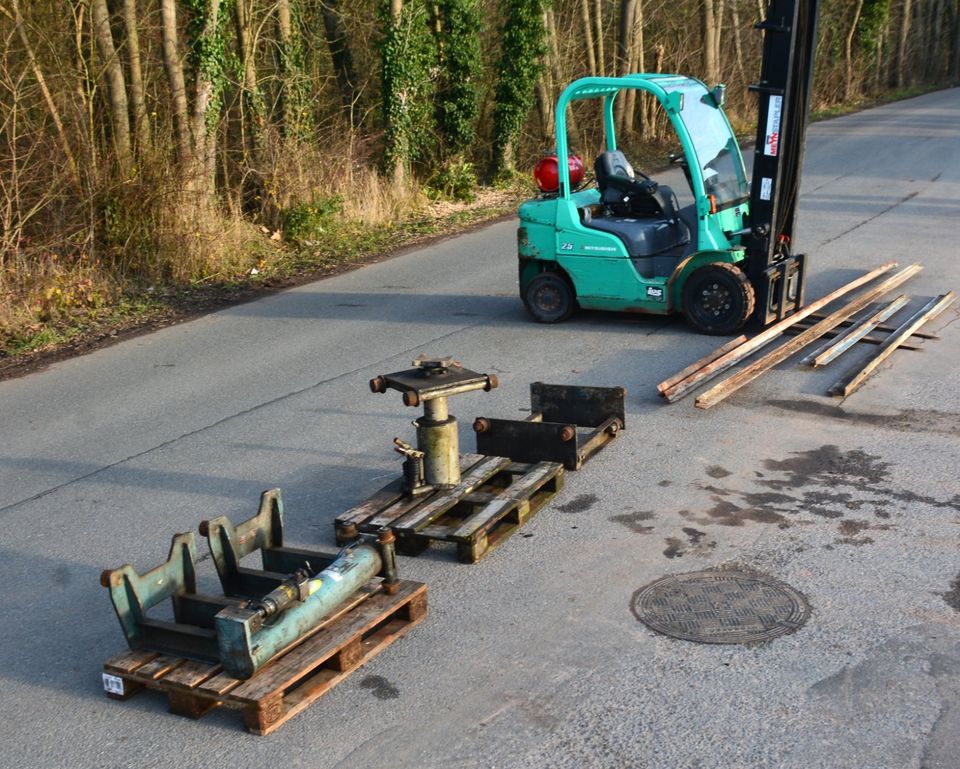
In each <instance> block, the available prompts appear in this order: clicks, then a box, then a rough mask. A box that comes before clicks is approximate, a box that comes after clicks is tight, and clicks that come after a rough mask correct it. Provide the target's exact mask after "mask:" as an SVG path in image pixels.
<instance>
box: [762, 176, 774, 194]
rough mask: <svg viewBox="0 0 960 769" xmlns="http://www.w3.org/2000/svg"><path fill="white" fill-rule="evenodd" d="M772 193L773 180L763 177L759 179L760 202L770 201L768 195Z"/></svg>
mask: <svg viewBox="0 0 960 769" xmlns="http://www.w3.org/2000/svg"><path fill="white" fill-rule="evenodd" d="M772 192H773V179H771V178H770V177H769V176H764V177H762V178H761V179H760V200H770V193H772Z"/></svg>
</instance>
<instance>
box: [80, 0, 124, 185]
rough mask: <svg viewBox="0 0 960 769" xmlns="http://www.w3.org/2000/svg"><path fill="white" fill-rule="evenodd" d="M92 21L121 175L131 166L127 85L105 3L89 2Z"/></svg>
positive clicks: (99, 0) (103, 1)
mask: <svg viewBox="0 0 960 769" xmlns="http://www.w3.org/2000/svg"><path fill="white" fill-rule="evenodd" d="M90 11H91V16H92V19H93V32H94V35H95V37H96V38H97V49H98V50H99V51H100V58H101V59H102V60H103V72H104V76H105V78H106V81H107V95H108V98H109V102H110V118H111V121H112V123H113V141H114V142H115V144H116V148H117V152H116V154H117V162H118V165H119V167H120V171H121V173H122V174H123V175H124V176H127V175H128V174H129V173H130V169H131V168H132V166H133V149H132V146H131V144H130V111H129V110H130V107H129V103H128V102H127V83H126V78H125V77H124V74H123V67H122V66H121V64H120V57H119V56H117V49H116V47H115V46H114V44H113V32H111V31H110V11H109V10H108V9H107V0H90Z"/></svg>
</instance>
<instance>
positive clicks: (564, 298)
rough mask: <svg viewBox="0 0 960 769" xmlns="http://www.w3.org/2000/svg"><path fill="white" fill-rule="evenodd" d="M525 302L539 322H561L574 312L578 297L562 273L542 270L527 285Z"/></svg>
mask: <svg viewBox="0 0 960 769" xmlns="http://www.w3.org/2000/svg"><path fill="white" fill-rule="evenodd" d="M523 303H524V305H526V308H527V312H529V313H530V315H531V316H533V319H534V320H535V321H537V323H559V322H560V321H562V320H566V319H567V318H569V317H570V316H571V315H572V314H573V311H574V310H575V309H576V307H577V298H576V296H574V293H573V287H572V286H571V285H570V284H569V283H568V282H567V281H566V280H565V279H564V278H563V276H562V275H558V274H557V273H555V272H541V273H540V274H539V275H537V276H536V277H535V278H534V279H533V280H531V281H530V283H529V285H527V290H526V291H525V292H524V294H523Z"/></svg>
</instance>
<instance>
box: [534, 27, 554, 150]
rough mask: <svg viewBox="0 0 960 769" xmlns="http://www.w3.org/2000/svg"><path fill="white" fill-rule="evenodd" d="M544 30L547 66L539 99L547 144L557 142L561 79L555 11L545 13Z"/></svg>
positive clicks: (541, 77) (540, 85)
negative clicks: (557, 115) (558, 92)
mask: <svg viewBox="0 0 960 769" xmlns="http://www.w3.org/2000/svg"><path fill="white" fill-rule="evenodd" d="M543 28H544V29H545V30H546V35H547V50H546V53H545V54H544V59H545V62H544V64H545V66H544V68H543V73H542V74H541V75H540V80H539V82H538V86H537V87H538V94H539V98H540V99H541V101H542V102H543V106H542V108H541V115H542V117H543V138H544V141H545V142H547V143H551V142H556V139H557V137H556V131H554V128H555V126H556V104H555V100H556V98H557V93H556V84H557V79H558V78H559V77H560V72H559V68H560V53H559V50H558V48H557V25H556V20H555V19H554V16H553V9H552V8H546V9H544V11H543Z"/></svg>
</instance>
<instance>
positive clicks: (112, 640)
mask: <svg viewBox="0 0 960 769" xmlns="http://www.w3.org/2000/svg"><path fill="white" fill-rule="evenodd" d="M958 148H960V89H954V90H950V91H943V92H939V93H934V94H930V95H927V96H923V97H920V98H916V99H912V100H909V101H905V102H901V103H897V104H892V105H888V106H884V107H880V108H877V109H873V110H870V111H867V112H863V113H860V114H856V115H851V116H848V117H844V118H839V119H835V120H830V121H827V122H822V123H819V124H816V125H814V126H812V127H811V130H810V134H809V142H808V147H807V156H806V157H807V165H806V170H805V177H804V185H803V203H802V210H801V220H800V225H799V232H800V234H799V237H800V240H801V242H802V245H803V247H804V248H805V250H807V251H808V252H809V253H810V254H812V260H813V261H812V267H811V276H810V282H809V296H810V297H817V296H820V295H822V294H823V293H825V292H826V291H828V290H830V289H832V288H835V287H837V286H839V285H841V284H842V283H845V282H847V281H848V280H849V279H851V278H852V277H854V276H855V275H857V274H860V273H862V272H863V271H865V270H866V269H868V268H871V267H873V266H875V265H877V264H880V263H881V262H884V261H886V260H888V259H897V260H899V261H900V262H901V263H908V262H910V261H914V260H916V261H920V262H921V263H922V264H923V265H924V267H925V269H924V271H923V272H922V273H921V274H920V276H919V277H918V278H915V279H914V280H912V281H911V282H910V283H908V284H907V286H906V288H907V290H908V292H909V293H910V295H911V296H912V297H913V299H912V303H911V309H912V308H914V307H916V306H919V305H920V303H921V302H923V301H926V299H927V298H929V297H931V296H934V295H936V294H939V293H942V292H944V291H946V290H948V289H960V264H958V261H957V249H956V232H955V231H956V226H957V222H960V202H958V201H960V151H958ZM664 179H665V180H667V181H669V182H670V183H672V184H673V185H674V186H675V187H676V188H680V187H681V186H682V182H681V181H680V180H679V179H678V178H674V177H673V176H670V175H668V176H666V177H664ZM514 253H515V234H514V224H513V223H510V222H508V223H502V224H497V225H494V226H491V227H488V228H486V229H483V230H480V231H476V232H473V233H470V234H468V235H464V236H462V237H459V238H456V239H452V240H448V241H446V242H443V243H440V244H438V245H434V246H431V247H429V248H425V249H422V250H420V251H416V252H411V253H407V254H404V255H402V256H399V257H397V258H394V259H391V260H389V261H386V262H383V263H380V264H376V265H372V266H369V267H366V268H363V269H359V270H356V271H355V272H351V273H349V274H345V275H342V276H339V277H336V278H333V279H330V280H325V281H321V282H318V283H314V284H311V285H307V286H303V287H300V288H297V289H294V290H290V291H287V292H284V293H281V294H277V295H275V296H271V297H268V298H265V299H262V300H260V301H257V302H252V303H249V304H245V305H242V306H238V307H234V308H231V309H228V310H224V311H222V312H219V313H216V314H213V315H210V316H208V317H204V318H201V319H198V320H195V321H192V322H190V323H185V324H182V325H179V326H175V327H171V328H167V329H164V330H161V331H158V332H156V333H154V334H151V335H149V336H144V337H140V338H137V339H133V340H130V341H127V342H124V343H122V344H119V345H116V346H114V347H111V348H108V349H104V350H100V351H98V352H95V353H93V354H91V355H88V356H86V357H82V358H78V359H75V360H70V361H65V362H62V363H58V364H56V365H55V366H53V367H51V368H50V369H49V370H46V371H43V372H40V373H36V374H32V375H30V376H27V377H25V378H21V379H16V380H11V381H6V382H2V383H0V414H2V426H3V439H2V441H0V523H2V531H3V535H2V538H0V585H2V590H0V681H2V685H0V713H2V714H3V717H2V718H0V746H2V748H0V766H3V767H18V768H22V769H27V767H70V768H71V769H82V768H83V767H138V768H140V767H165V766H177V767H211V769H213V768H216V769H223V768H224V767H228V768H229V769H240V768H241V767H253V768H256V769H262V767H264V766H266V765H268V764H269V765H271V766H275V767H278V769H280V768H282V769H288V768H289V769H292V768H293V767H311V768H317V769H319V768H321V767H334V766H336V767H342V768H343V769H346V768H347V767H372V766H390V767H393V769H402V768H403V767H411V768H426V767H464V768H467V767H478V768H479V767H517V768H518V769H520V768H527V767H551V768H552V769H559V768H560V767H572V768H573V767H576V768H581V767H610V768H611V769H614V768H620V767H649V768H651V769H653V768H656V769H680V768H681V767H689V768H690V769H693V768H694V767H697V768H699V769H713V768H717V769H720V768H721V767H722V768H723V769H731V768H739V767H784V768H789V769H794V768H796V769H801V768H802V769H818V768H823V769H839V768H841V767H843V768H845V767H851V768H852V767H857V769H887V768H889V769H907V768H908V767H918V768H922V769H957V767H958V766H960V758H958V757H960V582H958V580H960V548H958V542H960V479H958V468H960V461H958V460H960V440H958V437H960V387H958V386H957V382H958V374H960V371H958V363H957V362H958V361H960V333H958V329H957V324H956V320H957V318H958V312H957V310H956V309H951V310H949V311H948V312H947V313H946V314H945V315H943V316H941V318H940V319H938V321H937V322H936V323H935V324H934V325H935V327H937V328H941V329H942V337H941V338H940V339H939V340H935V341H931V342H928V343H927V344H926V345H925V348H926V349H924V350H923V351H922V352H910V351H899V352H897V353H896V354H895V356H894V358H893V363H892V364H891V365H885V366H884V367H883V369H882V370H881V371H880V372H879V373H878V374H877V375H876V376H875V377H874V378H873V379H872V380H870V382H869V383H868V384H867V385H866V386H865V387H864V388H863V389H862V390H861V391H860V392H858V393H856V394H855V395H853V396H852V397H850V398H849V399H847V400H846V401H844V402H842V403H841V402H838V401H836V400H833V399H830V398H828V397H826V396H825V395H824V394H823V393H824V392H825V391H826V389H827V387H828V386H829V385H830V384H832V383H833V381H834V380H835V379H836V378H837V376H838V375H839V373H841V372H842V371H843V370H846V368H847V367H848V366H849V365H851V364H852V363H853V359H854V358H856V357H860V358H863V357H864V356H866V355H867V354H868V352H869V350H867V349H866V348H864V349H860V350H857V351H856V352H854V353H852V354H851V358H850V360H849V361H844V360H843V359H842V358H841V360H840V362H838V363H835V364H832V365H831V366H829V367H827V368H826V369H824V370H823V371H818V372H813V371H810V370H807V369H802V368H800V367H799V366H798V365H797V364H796V362H795V361H794V362H787V363H785V364H783V365H781V366H780V367H778V368H777V369H776V370H774V371H772V372H770V373H768V374H767V375H766V376H764V377H763V378H762V379H760V380H758V381H757V382H755V383H754V384H752V385H751V386H749V387H748V388H747V389H745V390H744V391H742V392H740V393H739V394H737V395H735V396H734V397H732V398H730V399H729V400H728V401H726V402H724V403H723V404H721V405H719V406H717V407H716V408H714V409H712V410H710V411H700V410H697V409H695V408H694V407H693V404H692V399H687V400H684V401H681V402H680V403H677V404H674V405H672V406H668V405H666V404H664V403H663V402H661V401H660V400H659V399H658V397H657V395H656V390H655V385H656V383H657V382H658V381H660V380H661V379H663V378H665V377H666V376H668V375H670V374H673V373H674V372H676V371H678V370H679V369H680V368H682V367H683V366H685V365H687V364H688V363H690V362H691V361H693V360H694V359H696V358H698V357H699V356H701V355H702V354H705V353H706V352H708V351H709V350H711V349H712V348H713V347H714V346H715V345H716V343H717V341H716V340H714V339H710V338H707V337H702V336H697V335H695V334H693V333H691V332H689V331H688V330H687V329H686V328H685V327H684V325H683V323H682V322H681V321H679V320H664V319H650V318H630V317H620V316H610V315H601V314H583V315H580V316H577V317H575V318H574V319H573V320H571V321H570V322H567V323H565V324H562V325H558V326H550V327H544V326H537V325H535V324H533V323H531V322H530V321H529V320H528V319H527V318H526V317H525V314H524V312H523V309H522V307H521V305H520V303H519V301H518V299H517V297H516V295H515V281H516V277H515V276H516V267H515V256H514ZM422 351H425V352H429V353H431V354H452V355H455V356H457V357H458V358H459V359H460V360H462V361H463V362H464V364H465V365H467V366H469V367H471V368H475V369H477V370H480V371H487V372H494V373H497V375H498V376H499V378H500V381H501V387H500V388H499V389H497V390H495V391H493V392H491V393H477V394H470V395H465V396H459V397H457V398H456V399H454V400H453V401H452V402H451V407H452V411H453V412H454V413H455V414H458V415H459V416H460V418H461V428H462V429H461V435H462V442H463V446H464V447H465V448H471V447H472V445H473V434H472V431H470V429H469V425H470V422H471V421H472V418H473V417H475V416H477V415H479V414H485V415H488V416H506V417H512V416H516V415H521V414H522V413H523V409H524V407H526V406H527V405H528V395H527V391H528V385H529V383H530V382H532V381H536V380H541V381H546V382H556V383H572V384H588V385H604V386H613V385H623V386H625V387H626V388H627V389H628V391H629V395H628V426H627V430H626V431H625V432H624V433H623V434H622V436H621V438H620V439H619V440H618V441H616V442H615V443H614V444H612V445H611V446H610V447H609V448H607V449H606V450H604V451H603V452H602V453H601V454H599V455H598V456H597V457H596V458H595V459H593V460H592V461H591V462H590V463H589V464H588V465H587V466H586V467H585V469H584V470H582V471H581V472H579V473H569V474H568V476H567V485H566V489H565V490H564V492H563V493H562V495H561V496H558V497H557V499H556V500H555V501H554V502H553V504H551V505H550V506H549V507H547V508H545V509H544V510H543V511H541V513H540V514H539V515H538V516H537V517H536V518H535V519H534V520H533V521H532V522H531V523H530V524H529V525H528V526H527V527H526V528H525V529H524V534H525V536H515V537H514V538H512V539H511V540H510V541H509V542H507V543H506V544H505V545H504V546H503V547H501V548H500V549H499V550H498V551H496V552H495V553H493V554H492V555H491V556H489V557H488V558H487V559H486V560H484V561H482V562H481V563H480V564H478V565H475V566H465V565H460V564H457V563H456V562H455V560H454V559H453V557H452V556H451V554H450V553H449V552H446V551H440V550H438V551H436V553H434V552H433V551H431V552H430V553H429V554H426V555H424V556H422V557H420V558H417V559H411V558H403V559H401V561H400V568H401V574H402V576H405V577H407V578H411V579H417V580H423V581H425V582H427V583H428V584H429V587H430V602H431V614H430V616H429V618H428V619H427V620H426V621H425V622H424V623H423V624H421V625H420V626H419V627H418V628H416V629H415V630H414V631H413V632H412V633H411V634H410V635H409V636H407V637H406V638H405V639H403V640H401V641H399V642H398V643H396V644H395V645H393V646H392V647H390V648H389V649H388V650H386V651H385V652H384V653H383V654H381V655H380V656H379V657H377V658H376V659H375V660H373V661H372V662H371V663H370V664H369V665H367V666H366V667H365V668H363V669H362V670H360V671H358V672H357V673H356V674H354V675H353V676H352V677H350V678H349V679H348V680H346V681H345V682H344V683H343V684H341V685H340V686H339V687H337V688H336V689H334V690H333V691H332V692H330V693H329V694H328V695H327V696H325V697H324V698H323V699H322V700H321V701H320V702H318V703H317V704H315V705H314V706H313V707H312V708H310V709H309V710H307V711H306V712H304V713H303V714H301V715H300V716H299V717H297V718H296V719H294V720H292V721H291V722H289V723H288V724H287V725H286V726H284V727H283V728H282V729H281V730H280V731H278V732H277V733H275V735H273V736H271V737H267V738H257V737H253V736H250V735H247V734H246V733H244V732H243V731H242V730H241V729H240V727H239V718H238V716H237V714H236V713H233V712H214V713H212V714H211V715H208V716H207V717H206V718H204V719H203V720H201V721H190V720H187V719H184V718H180V717H176V716H173V715H169V714H168V713H167V712H166V706H165V700H164V698H163V697H162V696H160V695H156V694H153V693H144V694H140V695H138V696H137V697H134V698H133V699H131V700H129V701H127V702H125V703H117V702H113V701H110V700H108V699H106V698H105V697H104V695H103V692H102V690H101V683H100V665H101V664H102V662H103V661H104V659H105V658H107V657H108V656H110V655H112V654H114V653H116V652H117V651H119V650H121V649H122V647H123V646H124V642H123V638H122V635H121V633H120V629H119V627H118V625H117V622H116V620H115V618H114V615H113V612H112V608H111V606H110V602H109V599H108V595H107V592H106V591H105V590H103V589H102V588H101V587H99V585H98V575H99V573H100V571H101V569H103V568H104V567H108V566H109V567H113V566H118V565H120V564H122V563H125V562H130V563H133V564H134V565H135V566H137V567H138V568H139V569H141V570H146V569H148V568H150V567H152V566H154V565H156V564H157V563H159V562H160V561H161V560H162V559H163V558H164V557H165V556H166V551H167V547H168V543H169V538H170V536H171V535H172V534H173V533H174V532H176V531H187V530H192V529H194V530H195V527H196V524H197V522H198V521H199V520H200V519H202V518H210V517H212V516H215V515H220V514H226V515H228V516H230V517H231V518H232V519H233V520H235V521H236V520H241V519H243V518H246V517H247V516H249V515H251V514H252V513H253V512H254V511H255V508H256V503H257V499H258V495H259V493H260V492H261V491H262V490H264V489H267V488H270V487H273V486H280V487H282V489H283V492H284V496H285V501H286V510H287V531H288V540H289V542H291V543H292V544H296V545H301V546H305V547H309V546H327V547H329V546H332V545H333V536H332V535H333V527H332V520H333V518H334V516H335V515H337V514H338V513H339V512H341V511H343V510H345V509H346V508H348V507H350V506H351V505H352V504H354V503H356V502H358V501H360V500H361V499H363V498H364V497H365V496H367V495H368V494H370V493H371V492H373V491H374V490H375V489H377V488H378V487H379V486H380V485H382V484H383V483H385V482H386V481H387V480H388V479H390V478H392V477H394V476H395V475H396V474H397V472H398V470H399V462H398V460H397V457H396V455H394V454H393V452H392V451H391V445H390V442H391V439H392V438H393V437H394V436H395V435H400V436H403V437H407V438H408V439H409V438H412V432H413V431H412V428H411V427H410V425H409V421H410V420H411V419H412V418H413V417H414V416H415V414H414V410H413V409H405V408H403V407H402V406H401V404H400V399H399V396H398V394H397V393H392V394H388V395H372V394H371V393H370V392H369V391H368V389H367V380H368V379H370V378H371V377H372V376H375V375H377V374H381V373H386V372H390V371H395V370H398V369H401V368H405V367H406V366H407V365H408V364H409V361H410V359H411V358H412V357H413V356H414V355H416V354H417V353H419V352H422ZM203 547H205V546H204V545H201V548H203ZM732 564H739V565H743V566H746V567H749V568H752V569H757V570H760V571H763V572H765V573H768V574H771V575H773V576H775V577H778V578H780V579H782V580H784V581H786V582H788V583H789V584H791V585H792V586H793V587H795V588H796V589H797V590H800V591H801V592H803V593H804V594H805V595H806V596H807V597H808V598H809V601H810V603H811V605H812V607H813V613H812V617H811V618H810V620H809V622H808V623H807V625H806V626H805V627H803V628H802V629H801V630H799V631H798V632H796V633H794V634H792V635H789V636H785V637H782V638H780V639H777V640H775V641H772V642H770V643H768V644H766V645H762V646H753V647H743V646H707V645H698V644H693V643H688V642H683V641H676V640H671V639H669V638H666V637H663V636H658V635H655V634H654V633H652V632H651V631H649V630H647V629H646V628H645V627H644V626H642V625H641V624H639V623H638V621H637V620H636V619H635V618H634V616H633V614H631V611H630V599H631V595H632V594H633V593H634V591H635V590H637V588H639V587H640V586H642V585H645V584H647V583H648V582H650V581H652V580H654V579H656V578H658V577H660V576H663V575H666V574H670V573H677V572H685V571H692V570H697V569H703V568H708V567H714V566H718V565H732ZM201 576H202V582H203V583H204V584H206V585H208V586H209V585H210V584H211V583H212V581H213V572H212V567H211V564H210V561H209V560H207V561H204V562H203V563H202V564H201ZM951 585H952V586H953V587H952V588H951ZM951 590H952V592H951Z"/></svg>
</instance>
